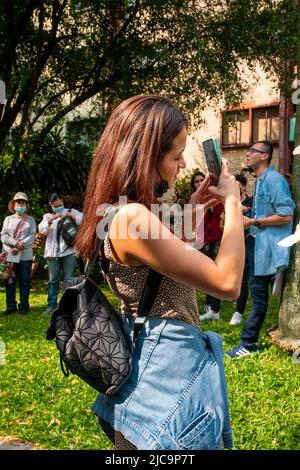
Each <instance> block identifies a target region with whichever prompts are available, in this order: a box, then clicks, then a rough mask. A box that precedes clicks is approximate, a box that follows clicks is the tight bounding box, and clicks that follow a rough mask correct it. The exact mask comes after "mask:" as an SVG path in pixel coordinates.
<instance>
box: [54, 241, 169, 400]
mask: <svg viewBox="0 0 300 470" xmlns="http://www.w3.org/2000/svg"><path fill="white" fill-rule="evenodd" d="M103 243H104V242H103V240H102V242H101V244H98V246H97V250H96V252H97V253H98V252H99V248H100V249H101V250H102V251H103ZM94 263H95V257H94V259H93V261H92V263H91V264H90V265H89V266H88V267H87V268H86V270H85V274H84V275H81V276H80V277H77V278H70V279H67V280H66V281H65V282H64V285H63V294H62V296H61V299H60V302H59V305H58V307H57V309H56V310H55V311H54V312H53V313H52V316H51V322H50V325H49V328H48V331H47V339H48V340H52V339H55V340H56V346H57V349H58V350H59V353H60V364H61V368H62V371H63V373H64V374H65V375H66V376H68V375H69V371H70V372H72V373H73V374H75V375H77V376H78V377H80V378H81V379H82V380H84V381H85V382H87V383H88V384H89V385H90V386H92V387H93V388H95V389H96V390H98V391H99V392H103V393H106V394H107V395H113V394H114V393H115V392H116V391H117V390H118V389H119V388H120V387H121V386H122V385H123V384H124V383H125V382H126V380H127V379H128V377H129V375H130V372H131V364H132V353H133V348H134V343H135V340H136V338H137V335H138V333H139V331H140V329H141V327H142V326H143V324H144V323H145V321H146V319H147V318H146V316H147V315H148V314H149V312H150V310H151V308H152V305H153V303H154V301H155V298H156V296H157V292H158V289H159V286H160V282H161V274H159V273H157V272H156V271H153V270H152V269H150V270H149V274H148V277H147V280H146V283H145V286H144V290H143V293H142V296H141V300H140V302H139V306H138V317H137V318H136V319H135V322H134V336H133V338H134V340H133V343H132V342H131V341H129V340H128V339H127V338H126V337H125V335H124V331H123V322H124V319H123V317H122V315H121V314H120V313H118V312H116V310H115V309H114V307H113V306H112V305H111V304H110V303H109V301H108V300H107V298H106V297H105V295H104V294H103V292H102V291H101V289H100V288H99V287H98V286H97V285H96V284H95V283H94V282H93V280H92V279H91V278H90V277H89V273H90V272H91V269H92V267H93V265H94ZM101 268H102V270H103V271H104V272H105V273H107V272H108V269H109V260H107V259H106V258H105V257H103V261H101Z"/></svg>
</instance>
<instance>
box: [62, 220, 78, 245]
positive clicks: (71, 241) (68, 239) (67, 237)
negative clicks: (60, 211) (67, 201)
mask: <svg viewBox="0 0 300 470" xmlns="http://www.w3.org/2000/svg"><path fill="white" fill-rule="evenodd" d="M78 228H79V227H78V225H77V224H76V222H74V220H73V219H72V217H70V216H69V215H66V216H65V217H63V218H62V219H61V220H59V222H58V224H57V243H58V245H59V239H60V237H62V239H63V240H64V241H65V244H66V245H67V247H68V248H69V247H71V246H74V245H75V241H76V235H77V232H78Z"/></svg>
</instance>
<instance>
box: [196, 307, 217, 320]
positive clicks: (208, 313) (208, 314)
mask: <svg viewBox="0 0 300 470" xmlns="http://www.w3.org/2000/svg"><path fill="white" fill-rule="evenodd" d="M200 320H201V321H205V320H220V314H219V312H215V311H214V310H213V309H212V308H211V307H210V306H209V305H207V306H206V307H205V313H204V315H200Z"/></svg>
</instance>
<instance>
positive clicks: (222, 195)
mask: <svg viewBox="0 0 300 470" xmlns="http://www.w3.org/2000/svg"><path fill="white" fill-rule="evenodd" d="M208 192H209V193H210V194H211V195H212V196H213V197H214V198H215V199H217V200H218V201H220V202H221V203H222V204H223V205H225V202H226V200H227V199H228V198H230V197H232V198H234V199H236V200H237V201H239V202H240V201H241V197H240V187H239V182H238V181H236V179H235V177H234V176H233V175H232V174H231V173H230V172H229V170H228V164H227V160H225V159H224V158H222V171H221V174H220V178H219V184H218V186H210V187H209V188H208Z"/></svg>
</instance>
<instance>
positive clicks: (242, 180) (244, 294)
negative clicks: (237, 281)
mask: <svg viewBox="0 0 300 470" xmlns="http://www.w3.org/2000/svg"><path fill="white" fill-rule="evenodd" d="M234 176H235V179H236V180H237V181H238V182H239V184H240V193H241V203H242V206H243V208H242V210H243V214H244V215H245V216H246V217H250V216H251V210H252V203H253V196H248V195H247V183H248V180H247V178H246V176H244V175H243V174H240V173H239V174H236V175H234ZM249 232H250V230H249V229H246V230H245V268H244V273H243V279H242V287H241V295H240V296H239V298H238V299H237V301H236V311H235V312H234V313H233V315H232V318H231V320H230V325H232V326H237V325H240V324H241V322H242V319H243V313H244V311H245V308H246V305H247V300H248V294H249V287H248V285H249V261H248V256H247V237H248V236H249Z"/></svg>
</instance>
